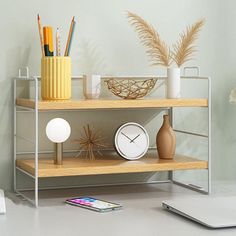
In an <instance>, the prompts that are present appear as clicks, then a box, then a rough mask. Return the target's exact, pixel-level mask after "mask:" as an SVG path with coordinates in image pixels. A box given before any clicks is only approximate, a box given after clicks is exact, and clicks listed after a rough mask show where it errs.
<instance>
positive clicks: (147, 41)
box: [127, 12, 205, 67]
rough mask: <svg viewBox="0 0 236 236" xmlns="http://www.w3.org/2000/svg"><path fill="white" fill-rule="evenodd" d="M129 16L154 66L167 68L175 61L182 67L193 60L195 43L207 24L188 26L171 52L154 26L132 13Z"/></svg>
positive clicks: (203, 21)
mask: <svg viewBox="0 0 236 236" xmlns="http://www.w3.org/2000/svg"><path fill="white" fill-rule="evenodd" d="M127 16H128V18H129V19H130V23H131V25H132V26H134V28H135V31H136V32H137V33H138V36H139V38H140V40H141V43H142V44H143V45H144V46H145V47H146V48H147V51H146V52H147V54H148V56H149V57H150V60H151V61H152V65H161V66H166V67H168V66H170V65H171V64H172V63H173V61H174V62H175V63H176V64H177V66H178V67H180V66H181V65H183V64H184V63H185V62H187V61H189V60H191V59H192V57H193V54H194V52H195V51H196V49H195V46H194V42H195V41H196V39H197V37H198V33H199V31H200V30H201V28H202V26H203V25H204V23H205V20H204V19H201V20H199V21H197V22H196V23H195V24H193V25H192V26H188V27H187V28H186V31H185V32H183V33H182V34H181V35H180V40H179V41H177V43H176V44H174V45H173V50H170V49H169V48H168V46H167V44H166V43H165V42H164V41H162V40H161V38H160V35H159V34H158V32H157V31H156V30H155V29H154V27H153V26H152V25H150V24H148V23H147V22H146V21H145V20H143V19H142V18H141V17H140V16H138V15H137V14H134V13H132V12H128V13H127Z"/></svg>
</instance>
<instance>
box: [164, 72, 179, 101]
mask: <svg viewBox="0 0 236 236" xmlns="http://www.w3.org/2000/svg"><path fill="white" fill-rule="evenodd" d="M180 88H181V84H180V68H167V98H180V97H181V95H180Z"/></svg>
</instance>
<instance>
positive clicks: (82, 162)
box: [16, 153, 208, 178]
mask: <svg viewBox="0 0 236 236" xmlns="http://www.w3.org/2000/svg"><path fill="white" fill-rule="evenodd" d="M16 166H17V167H18V168H20V169H22V170H24V171H26V172H28V173H30V174H31V175H33V176H34V175H35V165H34V159H17V160H16ZM207 168H208V163H207V161H202V160H198V159H194V158H190V157H186V156H182V155H176V156H175V158H174V159H173V160H163V159H158V157H157V154H155V153H153V154H146V156H145V157H142V158H141V159H139V160H137V161H127V160H125V159H123V158H121V157H117V156H104V157H100V158H97V159H96V160H88V159H85V158H78V157H74V158H68V157H67V158H64V160H63V165H54V164H53V159H52V158H51V159H48V158H40V159H39V163H38V176H39V177H41V178H43V177H60V176H79V175H99V174H118V173H138V172H154V171H168V170H188V169H207Z"/></svg>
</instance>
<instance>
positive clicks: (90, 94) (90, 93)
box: [83, 75, 101, 99]
mask: <svg viewBox="0 0 236 236" xmlns="http://www.w3.org/2000/svg"><path fill="white" fill-rule="evenodd" d="M83 91H84V96H85V98H87V99H96V98H99V96H100V93H101V75H84V79H83Z"/></svg>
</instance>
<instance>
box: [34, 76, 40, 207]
mask: <svg viewBox="0 0 236 236" xmlns="http://www.w3.org/2000/svg"><path fill="white" fill-rule="evenodd" d="M34 115H35V150H34V151H35V179H34V185H35V207H38V149H39V147H38V79H37V78H35V111H34Z"/></svg>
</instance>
